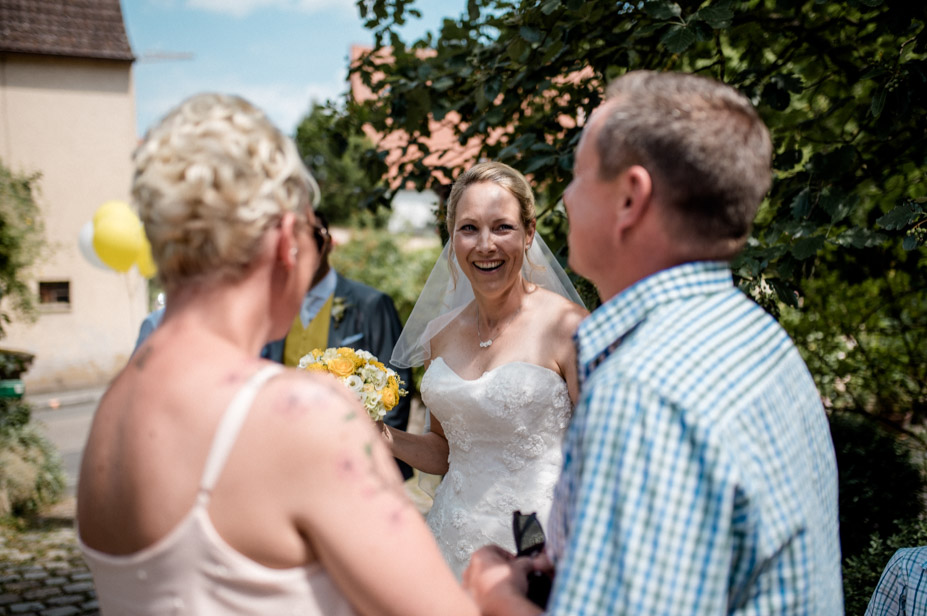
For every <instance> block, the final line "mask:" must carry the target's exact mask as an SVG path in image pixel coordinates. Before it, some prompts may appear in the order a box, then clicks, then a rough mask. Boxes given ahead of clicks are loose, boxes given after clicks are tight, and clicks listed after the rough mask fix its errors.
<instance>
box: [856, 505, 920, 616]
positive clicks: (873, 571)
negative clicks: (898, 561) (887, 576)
mask: <svg viewBox="0 0 927 616" xmlns="http://www.w3.org/2000/svg"><path fill="white" fill-rule="evenodd" d="M919 545H927V522H925V521H924V520H923V519H920V520H915V521H913V522H910V523H908V524H906V525H903V526H902V527H901V528H900V529H899V531H898V532H897V533H895V534H893V535H891V536H889V537H888V538H887V539H882V538H881V537H880V536H879V535H878V534H876V535H873V536H872V537H871V538H870V539H869V544H868V545H867V546H866V547H865V548H864V549H863V550H862V551H861V552H860V553H859V554H857V555H856V556H852V557H850V558H846V559H844V562H843V592H844V604H845V605H844V611H845V613H847V614H852V615H854V616H855V615H857V614H859V615H861V614H864V613H865V612H866V606H867V605H869V599H871V598H872V592H873V591H874V590H875V587H876V584H878V583H879V578H880V577H881V576H882V571H883V570H884V569H885V565H887V564H888V561H889V559H890V558H891V557H892V554H894V553H895V551H896V550H898V549H899V548H910V547H915V546H919Z"/></svg>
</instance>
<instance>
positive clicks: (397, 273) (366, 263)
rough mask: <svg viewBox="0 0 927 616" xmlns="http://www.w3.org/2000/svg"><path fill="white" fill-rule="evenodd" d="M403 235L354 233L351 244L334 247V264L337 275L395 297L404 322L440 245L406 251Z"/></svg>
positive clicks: (368, 231)
mask: <svg viewBox="0 0 927 616" xmlns="http://www.w3.org/2000/svg"><path fill="white" fill-rule="evenodd" d="M403 239H407V238H404V236H393V235H391V234H390V233H389V232H388V231H386V230H384V229H358V230H354V232H353V235H352V238H351V241H349V242H347V243H345V244H339V245H336V246H335V249H334V250H333V251H332V255H331V263H332V266H333V267H334V268H335V269H336V270H338V273H340V274H342V275H344V276H346V277H348V278H351V279H352V280H357V281H358V282H363V283H364V284H368V285H370V286H371V287H374V288H375V289H379V290H380V291H383V292H384V293H386V294H387V295H389V296H390V297H392V298H393V302H394V303H395V304H396V310H397V312H399V318H400V319H401V320H402V322H403V323H405V322H406V319H408V318H409V314H410V313H411V312H412V307H413V306H415V302H416V300H418V296H419V293H421V291H422V287H424V286H425V281H426V280H427V279H428V274H429V273H431V268H432V267H433V266H434V264H435V260H436V259H437V258H438V255H439V254H440V253H441V246H438V245H434V246H429V247H426V248H416V249H403V248H402V247H401V243H402V241H403Z"/></svg>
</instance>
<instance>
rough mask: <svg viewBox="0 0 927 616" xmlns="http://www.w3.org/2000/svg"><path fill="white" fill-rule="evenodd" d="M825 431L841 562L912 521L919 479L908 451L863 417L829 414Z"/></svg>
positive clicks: (920, 489)
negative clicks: (835, 474)
mask: <svg viewBox="0 0 927 616" xmlns="http://www.w3.org/2000/svg"><path fill="white" fill-rule="evenodd" d="M830 431H831V435H832V437H833V440H834V449H835V450H836V453H837V468H838V469H839V471H840V474H839V478H840V490H839V494H840V546H841V548H842V551H843V557H844V558H845V559H846V558H850V557H853V556H857V555H859V554H861V553H862V552H863V551H865V549H866V546H868V545H869V543H870V538H871V537H873V536H875V537H890V536H892V535H894V534H896V533H898V532H899V531H900V530H902V529H904V528H907V527H908V526H911V525H912V524H915V523H916V522H917V520H918V518H919V517H920V514H921V510H922V508H923V504H922V502H921V496H920V495H921V493H922V492H923V490H924V483H925V479H924V475H923V473H922V470H923V469H922V468H921V466H922V464H921V463H919V462H918V461H917V458H916V456H915V455H913V452H912V450H911V448H910V447H909V446H908V445H907V444H905V443H904V442H902V441H899V440H898V439H896V438H894V436H893V435H892V434H890V433H888V432H886V431H885V430H884V429H883V428H881V427H880V426H879V425H874V424H873V422H872V420H870V419H868V418H867V417H866V416H865V415H852V414H849V413H836V414H833V415H831V417H830Z"/></svg>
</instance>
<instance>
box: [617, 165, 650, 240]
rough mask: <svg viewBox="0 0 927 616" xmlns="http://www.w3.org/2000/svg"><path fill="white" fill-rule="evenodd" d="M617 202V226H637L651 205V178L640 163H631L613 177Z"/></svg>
mask: <svg viewBox="0 0 927 616" xmlns="http://www.w3.org/2000/svg"><path fill="white" fill-rule="evenodd" d="M615 182H616V189H617V198H618V204H617V205H616V207H617V210H618V211H617V214H618V219H617V220H618V228H619V230H622V231H623V230H625V229H630V228H632V227H635V226H637V225H638V224H639V223H640V221H641V219H642V218H643V217H644V215H645V214H646V213H647V212H648V211H649V209H650V207H651V197H652V196H653V179H652V178H651V176H650V172H649V171H647V170H646V169H645V168H644V167H641V166H640V165H632V166H631V167H628V168H627V169H626V170H624V171H622V172H621V173H620V174H619V175H618V177H617V178H616V179H615Z"/></svg>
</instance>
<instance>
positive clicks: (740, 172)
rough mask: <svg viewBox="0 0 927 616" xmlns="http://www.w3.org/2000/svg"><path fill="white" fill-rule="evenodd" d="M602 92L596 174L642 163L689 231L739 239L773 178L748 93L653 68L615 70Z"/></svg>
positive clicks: (767, 145) (705, 238)
mask: <svg viewBox="0 0 927 616" xmlns="http://www.w3.org/2000/svg"><path fill="white" fill-rule="evenodd" d="M607 99H608V100H611V101H615V104H613V105H610V106H609V115H608V116H607V118H606V119H605V120H604V122H603V124H602V128H601V130H600V131H599V135H598V141H597V143H596V147H597V150H598V154H599V157H600V168H599V174H600V177H602V178H603V179H611V178H614V177H615V176H616V175H617V174H619V173H620V172H622V171H624V170H626V169H628V168H629V167H631V166H632V165H641V166H642V167H644V168H645V169H647V171H648V172H649V173H650V174H651V175H652V176H654V180H655V181H654V191H655V194H659V195H660V196H661V198H662V202H664V203H666V205H667V207H668V208H669V209H670V210H671V211H672V212H673V213H674V214H675V215H676V216H675V218H676V219H677V221H678V222H679V223H680V228H681V229H685V232H686V233H687V235H694V236H695V237H693V238H692V239H694V240H696V241H701V242H715V241H727V242H730V243H732V245H736V246H737V248H739V247H741V246H742V245H743V243H744V242H745V241H746V238H747V236H748V235H749V234H750V228H751V226H752V224H753V219H754V217H755V216H756V212H757V209H758V208H759V206H760V203H761V202H762V200H763V197H764V196H765V195H766V192H767V191H768V190H769V187H770V183H771V180H772V175H771V162H772V142H771V140H770V136H769V131H768V129H767V128H766V126H765V125H764V124H763V121H762V120H761V119H760V117H759V115H758V114H757V112H756V110H755V109H754V108H753V105H751V104H750V101H749V100H747V98H746V97H745V96H743V95H742V94H740V93H739V92H737V91H736V90H734V89H733V88H731V87H730V86H727V85H725V84H722V83H720V82H718V81H715V80H713V79H709V78H707V77H701V76H697V75H691V74H686V73H672V72H666V73H658V72H653V71H634V72H630V73H627V74H625V75H623V76H622V77H620V78H618V79H617V80H616V81H614V82H613V83H612V84H610V86H609V88H608V92H607Z"/></svg>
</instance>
